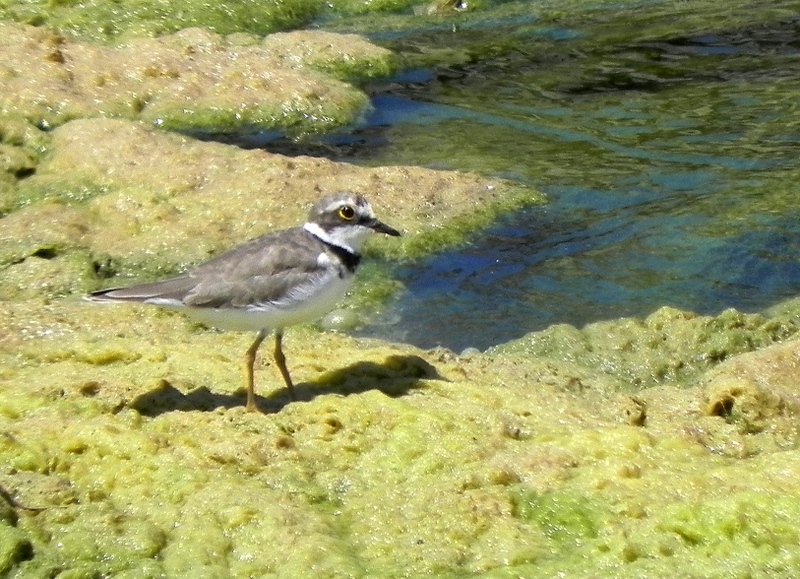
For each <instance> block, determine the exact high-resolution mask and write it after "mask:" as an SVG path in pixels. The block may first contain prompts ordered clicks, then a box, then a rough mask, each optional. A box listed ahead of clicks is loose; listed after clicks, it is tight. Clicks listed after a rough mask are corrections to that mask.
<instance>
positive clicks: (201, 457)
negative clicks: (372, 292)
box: [0, 300, 800, 579]
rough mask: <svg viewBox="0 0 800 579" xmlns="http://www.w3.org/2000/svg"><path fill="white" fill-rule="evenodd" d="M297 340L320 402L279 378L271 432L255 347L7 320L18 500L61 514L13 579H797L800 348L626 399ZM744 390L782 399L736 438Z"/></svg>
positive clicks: (349, 345) (346, 342)
mask: <svg viewBox="0 0 800 579" xmlns="http://www.w3.org/2000/svg"><path fill="white" fill-rule="evenodd" d="M666 317H671V318H674V319H675V320H677V322H676V323H678V324H680V319H681V318H683V321H684V323H688V322H692V321H695V322H696V320H697V319H698V318H697V317H693V316H690V315H688V314H684V315H683V316H677V315H676V314H675V313H673V314H671V315H670V316H665V314H664V312H662V313H661V314H659V315H658V316H655V318H658V319H660V320H661V321H662V322H663V321H664V319H665V318H666ZM732 317H733V314H732V313H730V312H729V313H727V314H726V318H727V319H730V318H732ZM705 322H706V324H710V325H712V326H713V325H715V323H714V322H713V320H712V321H709V320H708V319H705ZM745 325H746V324H745ZM762 325H763V323H762ZM716 326H717V331H719V332H724V331H733V330H735V328H731V326H735V324H730V323H726V324H719V323H717V324H716ZM724 326H728V329H722V327H724ZM627 329H628V337H629V339H630V340H632V341H633V342H634V343H638V342H639V341H644V340H646V339H647V337H648V336H649V335H650V332H652V328H648V325H647V324H642V325H641V326H640V327H638V328H637V327H636V326H633V325H629V326H627ZM684 336H685V334H684V333H682V332H681V331H676V333H675V334H674V335H671V334H668V335H667V336H666V337H665V338H664V340H663V342H664V343H665V346H663V347H664V348H667V350H668V351H673V350H677V345H676V344H673V343H671V342H672V341H680V340H682V339H683V337H684ZM286 338H287V339H286V342H285V348H286V351H287V356H288V357H289V360H290V364H291V366H292V370H293V373H294V375H295V378H296V381H297V390H298V393H299V394H300V398H301V401H299V402H291V401H290V400H289V398H288V395H287V394H286V392H285V391H284V390H283V389H282V386H278V384H280V378H279V376H278V374H277V372H275V371H274V369H273V368H271V367H270V366H271V364H270V363H269V362H268V359H265V360H263V361H261V362H260V363H259V366H260V367H259V368H258V370H257V376H258V383H257V391H258V395H259V402H260V405H261V407H262V408H263V409H265V410H267V411H268V414H248V413H245V412H243V408H242V404H243V402H244V391H243V388H242V384H241V373H240V364H241V356H242V353H243V352H244V350H245V349H246V348H247V346H248V345H249V342H250V339H251V337H250V336H247V335H241V334H236V333H217V332H212V331H201V330H199V329H198V328H196V327H195V326H193V325H191V324H190V323H189V322H186V321H184V320H183V318H181V317H180V316H176V315H174V314H170V313H165V312H160V311H159V310H157V309H149V308H144V307H127V306H124V305H121V306H119V307H110V308H108V307H99V306H97V305H93V304H86V303H79V302H75V301H69V300H56V301H53V302H51V303H49V304H42V303H36V302H33V301H32V300H23V301H18V302H15V303H13V304H12V303H9V302H5V303H4V302H0V361H1V362H2V365H1V366H0V368H2V370H0V429H1V430H2V433H3V436H2V437H0V460H1V461H2V464H3V465H5V468H6V469H12V470H10V471H7V474H5V475H4V476H0V484H2V485H4V486H5V487H7V488H13V490H14V495H15V497H17V498H18V499H19V500H20V502H21V503H22V504H25V505H26V506H33V507H37V508H42V507H44V510H42V511H39V512H37V513H35V514H32V513H26V512H18V513H16V514H13V517H12V520H13V519H14V518H15V519H16V520H17V523H16V527H14V526H10V527H9V529H11V530H10V532H11V533H14V536H15V537H16V539H14V541H16V543H13V542H12V543H9V544H16V545H19V546H20V547H19V548H18V549H17V551H16V552H17V553H22V556H19V555H15V556H14V557H12V558H8V559H6V561H9V563H8V572H9V573H10V574H11V575H10V576H15V577H26V576H41V575H42V574H46V573H48V572H49V570H52V569H59V570H61V572H62V573H66V574H68V575H70V576H71V575H75V576H99V575H114V576H122V577H127V576H130V577H156V576H166V577H185V576H190V575H191V576H220V577H222V576H271V575H273V576H278V577H281V576H285V577H298V576H304V575H307V574H308V573H311V572H313V573H314V574H315V576H317V577H320V578H323V579H326V578H334V577H344V576H349V577H363V578H366V577H387V578H394V577H397V578H400V577H408V576H412V577H414V576H418V577H421V576H435V577H460V576H465V575H470V576H475V577H486V578H487V579H488V578H489V577H506V576H513V575H517V576H539V575H544V576H550V575H554V574H557V573H564V574H566V575H568V576H574V577H641V576H648V577H671V576H674V573H679V574H682V575H683V574H687V573H690V572H691V573H695V574H700V575H702V576H708V577H715V576H720V577H722V576H730V575H737V574H741V573H743V572H745V571H746V570H747V569H752V568H756V567H761V566H764V565H769V566H770V568H771V569H774V570H775V576H778V577H790V576H791V574H792V572H793V571H792V570H793V569H794V568H795V567H796V564H797V563H798V553H797V548H796V545H797V544H798V541H800V531H798V529H797V526H796V525H795V524H794V522H793V521H794V519H795V517H796V515H797V513H796V512H795V511H796V510H797V507H796V505H797V504H798V503H797V500H796V497H797V496H798V493H800V484H799V483H798V481H800V453H798V451H797V448H798V441H799V440H800V439H798V437H797V433H796V432H795V429H794V428H793V427H792V426H791V425H793V424H796V423H798V420H797V418H798V417H797V405H796V403H795V402H794V396H795V394H794V392H795V391H796V390H794V389H793V386H792V385H793V384H797V383H800V377H798V376H796V373H797V372H796V371H795V370H796V368H795V366H798V364H796V363H795V362H796V361H797V360H798V359H800V357H798V355H797V353H798V352H800V347H799V346H798V342H797V341H787V342H785V343H780V344H777V345H774V346H771V347H768V348H764V349H762V350H759V351H758V352H755V353H753V354H745V355H743V356H734V355H733V354H731V356H730V357H729V358H728V359H727V360H726V361H724V362H721V363H720V362H717V363H716V364H717V365H716V366H715V367H714V368H713V369H712V370H711V371H710V372H707V373H706V374H703V373H702V372H700V371H698V372H697V374H694V375H689V374H687V375H685V376H683V377H682V380H681V381H680V382H678V381H677V380H675V379H674V378H673V379H670V378H668V377H667V378H664V379H663V380H662V382H660V383H656V385H653V386H650V387H647V388H643V389H641V390H639V391H638V392H636V393H635V394H631V395H627V396H628V398H627V399H624V398H620V397H619V396H620V395H619V394H618V392H620V391H623V390H624V389H625V387H627V382H628V379H627V378H626V377H625V375H624V374H622V375H621V377H617V376H614V375H613V374H609V373H602V372H597V371H595V370H593V369H591V368H590V367H587V366H583V365H581V364H580V363H579V362H580V359H579V358H576V359H575V360H574V361H573V362H569V361H559V360H556V359H554V358H553V357H552V356H548V357H543V356H532V355H530V354H529V353H524V352H521V351H520V352H518V353H510V352H505V353H503V354H502V355H501V354H498V355H493V356H488V355H485V354H474V353H473V354H472V355H470V356H466V357H460V356H456V355H454V354H452V353H450V352H447V351H444V350H433V351H420V350H417V349H414V348H412V347H409V346H402V345H392V344H386V343H382V342H378V341H369V340H355V339H353V338H348V337H345V336H340V335H335V334H320V333H318V332H314V331H311V330H309V329H304V328H292V329H291V330H290V331H289V332H288V333H287V337H286ZM593 339H594V340H596V339H597V338H593ZM597 355H598V356H599V355H600V354H599V353H597ZM786 363H788V365H787V364H786ZM711 364H712V362H709V365H711ZM770 368H772V371H770V370H769V369H770ZM734 379H735V380H738V381H739V383H740V384H742V383H745V382H748V381H749V382H750V383H751V384H754V386H753V387H752V388H755V389H757V390H758V391H760V392H761V394H760V395H754V396H752V397H746V396H740V397H739V398H738V399H736V400H734V403H733V406H732V407H731V410H732V411H731V412H729V413H728V414H724V413H723V415H719V414H718V413H716V412H715V411H713V409H714V408H717V407H723V408H728V405H726V404H725V403H723V404H721V405H720V404H715V397H719V396H720V393H721V392H723V388H724V387H723V385H724V384H731V383H733V380H734ZM670 384H673V385H670ZM676 384H677V385H680V388H677V387H676ZM753 391H754V392H755V391H756V390H753ZM727 395H735V393H734V392H733V391H732V390H730V389H729V390H728V391H727ZM759 401H761V402H759ZM781 401H782V402H781ZM760 403H763V406H762V407H761V410H756V409H755V408H756V407H755V406H754V405H755V404H760ZM738 404H742V413H741V414H742V416H746V417H747V421H746V422H745V424H748V425H749V424H756V423H757V424H758V428H757V429H754V428H751V427H747V428H741V424H742V423H741V422H740V420H739V418H738V414H737V412H736V411H735V410H733V409H735V408H736V406H737V405H738ZM637 410H638V413H639V414H638V416H636V417H635V419H634V420H626V419H624V418H623V417H624V416H625V415H626V414H627V415H631V414H636V412H637ZM615 413H616V414H615ZM754 419H757V420H754ZM737 448H738V449H739V450H741V452H737ZM3 532H4V531H3ZM25 541H28V543H29V545H30V548H28V549H27V550H25V549H24V548H23V547H24V545H25V544H26V543H25ZM4 544H5V543H4ZM287 545H291V547H292V548H291V549H289V548H287ZM587 561H590V562H591V565H589V566H587Z"/></svg>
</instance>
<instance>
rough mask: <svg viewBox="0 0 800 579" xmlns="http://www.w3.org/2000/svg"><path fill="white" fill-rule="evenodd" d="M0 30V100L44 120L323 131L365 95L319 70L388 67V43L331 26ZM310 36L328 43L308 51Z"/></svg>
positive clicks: (348, 117) (374, 71) (370, 72)
mask: <svg viewBox="0 0 800 579" xmlns="http://www.w3.org/2000/svg"><path fill="white" fill-rule="evenodd" d="M317 35H321V37H320V38H316V36H317ZM0 37H1V38H2V41H0V60H2V62H3V64H2V68H1V69H0V75H1V76H2V78H3V79H4V90H3V92H2V94H0V105H2V108H3V109H4V110H6V111H8V112H10V113H13V114H15V115H17V116H20V117H23V118H26V119H28V120H30V121H31V122H33V123H35V124H37V125H39V126H43V127H52V126H56V125H60V124H63V123H64V122H66V121H69V120H71V119H76V118H86V117H109V116H111V117H121V118H129V119H141V120H144V121H147V122H150V123H153V124H155V125H157V126H160V127H162V128H166V129H173V130H177V129H180V130H189V129H202V130H205V131H226V132H230V131H235V130H239V129H242V128H246V129H251V130H255V129H259V130H265V129H277V130H281V131H286V132H288V133H291V134H295V135H297V134H302V133H309V132H324V131H327V130H330V129H332V128H334V127H340V126H342V125H346V124H349V123H352V122H354V121H355V120H356V119H358V118H359V117H360V116H361V115H362V114H363V113H364V112H365V111H366V110H367V108H368V106H369V103H368V100H367V96H366V95H365V94H364V93H363V92H362V91H360V90H358V89H357V88H355V87H354V86H351V85H349V84H346V83H344V82H342V81H340V80H337V78H334V76H331V75H329V74H325V73H322V72H320V71H321V70H323V69H324V70H327V71H334V73H335V74H336V75H337V76H340V77H343V76H344V77H348V78H360V79H363V78H369V77H371V76H375V75H379V74H382V73H388V72H390V71H391V70H392V68H393V57H392V54H391V53H390V52H389V51H388V50H386V49H382V48H378V47H377V46H374V45H372V44H370V43H368V42H367V41H366V40H364V39H362V38H360V37H356V36H352V35H350V36H341V35H337V34H331V33H314V32H307V33H303V34H299V35H282V36H279V37H277V38H271V39H268V40H267V41H266V42H264V43H254V42H252V41H250V40H248V41H247V42H242V41H241V37H239V36H235V35H234V36H231V37H230V38H228V37H224V36H219V35H217V34H214V33H212V32H209V31H206V30H202V29H198V28H193V29H185V30H181V31H179V32H176V33H175V34H173V35H171V36H164V37H159V38H133V39H131V40H129V41H128V42H126V43H124V44H120V45H118V46H115V47H106V46H99V45H92V44H87V43H84V42H80V41H77V40H75V39H72V38H69V37H67V36H62V35H60V34H57V33H55V32H53V31H52V30H49V29H47V28H43V27H42V28H34V27H31V26H22V25H16V24H11V23H8V22H0ZM309 42H311V44H313V45H317V46H323V45H324V46H325V47H326V50H324V51H320V52H318V53H315V54H313V55H311V54H309V53H305V52H304V50H305V49H304V48H303V46H304V45H307V44H309ZM304 53H305V54H307V55H308V57H309V58H308V62H307V59H306V58H303V57H302V55H303V54H304ZM288 54H291V55H293V56H292V58H287V55H288ZM356 70H363V71H364V74H362V75H356V74H355V71H356ZM17 164H19V161H17Z"/></svg>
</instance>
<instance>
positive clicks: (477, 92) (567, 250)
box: [350, 35, 800, 351]
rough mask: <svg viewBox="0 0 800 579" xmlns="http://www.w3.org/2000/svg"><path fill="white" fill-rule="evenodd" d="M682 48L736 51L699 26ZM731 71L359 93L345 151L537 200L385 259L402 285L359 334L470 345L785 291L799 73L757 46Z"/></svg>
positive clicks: (798, 202) (469, 81)
mask: <svg viewBox="0 0 800 579" xmlns="http://www.w3.org/2000/svg"><path fill="white" fill-rule="evenodd" d="M693 42H694V43H695V44H693V45H691V46H689V47H688V48H687V47H686V45H682V47H681V50H682V53H690V54H692V55H693V56H692V58H696V59H707V58H715V59H726V58H732V57H733V58H735V57H736V56H737V55H739V54H740V53H741V52H742V50H741V48H739V47H738V46H725V45H724V44H723V42H722V40H720V38H719V37H718V36H715V35H709V36H704V37H702V38H699V39H696V40H694V41H693ZM712 44H713V46H711V45H712ZM753 52H754V50H753V49H752V47H750V48H749V53H748V58H752V56H753ZM755 52H757V51H755ZM792 52H795V50H794V48H793V45H792V46H787V47H786V50H785V51H784V52H783V54H784V56H785V55H786V54H789V53H792ZM756 56H758V55H756ZM696 62H697V65H698V66H703V65H707V61H703V60H699V61H696ZM719 62H720V63H721V66H724V65H725V64H726V63H727V61H724V60H720V61H719ZM685 65H686V63H684V66H685ZM691 66H692V64H691V63H689V67H691ZM759 66H762V69H761V70H759ZM748 67H751V68H748V70H747V71H745V72H742V71H737V74H738V76H737V75H734V74H731V75H730V78H726V79H723V80H722V81H720V80H719V79H713V80H711V81H708V80H705V79H700V80H699V81H698V80H696V79H690V81H689V82H686V83H683V84H682V83H680V82H679V83H675V84H674V85H673V86H670V87H668V89H666V90H664V89H662V88H660V87H659V88H658V89H657V90H620V91H613V90H611V91H608V90H603V91H600V90H598V91H596V92H591V91H587V92H579V93H578V92H576V93H568V92H567V91H564V92H563V93H561V94H558V95H556V96H555V97H553V96H552V95H549V94H548V95H545V96H544V97H543V96H542V94H543V92H544V91H542V89H541V86H540V85H539V83H540V82H541V81H540V80H539V77H538V76H537V73H536V72H535V71H534V72H533V73H532V72H530V71H524V72H520V71H519V70H518V69H516V68H514V67H513V66H509V67H507V68H503V67H498V69H497V70H495V71H493V73H492V74H487V75H485V76H484V77H483V78H480V79H477V76H478V75H472V76H470V75H465V76H464V78H463V79H459V80H455V81H452V80H449V79H448V80H447V81H446V82H439V83H438V86H436V87H435V88H432V89H431V90H430V91H429V92H427V93H424V94H422V95H419V91H418V90H416V91H408V92H406V93H404V92H403V91H395V92H394V93H392V94H381V95H377V96H376V97H375V98H374V101H373V104H374V107H375V111H374V113H373V114H372V116H371V117H370V118H369V119H367V126H369V127H372V128H373V129H374V128H375V127H382V128H383V129H384V130H383V131H377V132H376V131H373V132H372V133H370V136H369V137H364V136H362V137H358V136H355V137H354V136H351V137H350V139H351V142H357V141H358V138H362V139H364V140H363V142H362V144H363V145H364V146H365V148H366V149H369V150H370V153H369V154H368V155H364V156H363V158H361V159H360V160H359V159H358V158H356V159H355V160H356V162H365V163H369V164H398V163H408V164H418V165H425V166H430V167H435V168H446V169H457V170H465V171H478V172H482V173H484V174H489V175H495V176H502V177H505V178H509V179H512V180H517V181H519V182H521V183H525V184H528V185H531V186H534V187H536V188H538V189H539V190H541V191H543V192H545V193H546V194H547V195H548V198H549V203H548V204H547V205H544V206H539V207H532V208H528V209H525V210H524V211H521V212H520V213H518V214H515V215H510V216H507V217H506V218H504V219H503V220H502V221H501V222H499V223H497V224H495V225H494V226H493V227H491V228H490V229H489V230H487V231H484V232H479V233H477V234H476V235H475V236H474V238H473V239H472V240H471V241H470V243H469V244H468V245H466V246H464V247H460V248H456V249H454V250H450V251H447V252H445V253H442V254H440V255H437V256H435V257H432V258H430V259H428V260H426V261H424V262H423V263H420V264H415V265H413V266H409V267H403V268H401V269H399V270H398V271H397V272H396V275H397V277H398V278H399V279H400V280H401V281H402V282H403V284H404V285H405V291H404V292H402V294H401V295H399V296H398V297H397V299H396V300H395V301H394V302H393V303H391V304H390V305H389V306H388V308H387V310H386V311H385V312H384V313H383V315H381V316H380V317H379V318H378V319H377V320H375V321H374V322H373V323H372V324H371V325H370V326H369V327H368V328H365V329H364V330H363V332H362V333H364V334H367V335H372V336H379V337H383V338H387V339H391V340H395V341H404V342H409V343H413V344H416V345H419V346H422V347H433V346H439V345H441V346H445V347H448V348H451V349H453V350H455V351H460V350H462V349H464V348H466V347H477V348H479V349H485V348H488V347H490V346H492V345H495V344H498V343H502V342H505V341H508V340H510V339H513V338H516V337H519V336H521V335H523V334H525V333H527V332H530V331H535V330H542V329H544V328H546V327H548V326H549V325H552V324H557V323H569V324H573V325H576V326H582V325H584V324H586V323H590V322H593V321H598V320H606V319H612V318H617V317H622V316H646V315H648V314H649V313H651V312H653V311H654V310H656V309H657V308H659V307H661V306H664V305H669V306H673V307H678V308H682V309H686V310H691V311H695V312H698V313H703V314H715V313H718V312H720V311H722V310H724V309H726V308H729V307H734V308H738V309H740V310H742V311H747V312H755V311H760V310H762V309H764V308H767V307H769V306H772V305H774V304H777V303H779V302H780V301H783V300H786V299H788V298H791V297H795V296H796V295H798V294H800V265H798V256H800V236H799V235H798V234H800V180H798V177H800V175H798V172H797V170H796V169H795V167H796V166H797V157H798V149H797V147H798V143H800V107H798V106H797V105H796V102H800V101H798V97H800V82H797V79H798V78H800V75H798V74H797V71H796V70H795V69H792V68H786V67H785V66H784V64H781V63H778V64H776V63H775V62H773V61H770V60H769V58H767V56H764V63H763V65H759V64H758V63H756V64H750V63H748ZM795 68H796V67H795ZM754 69H755V70H759V72H758V73H755V74H757V75H759V77H758V78H749V77H748V75H753V74H754V73H753V72H752V70H754ZM634 72H635V71H634ZM409 74H410V78H412V79H413V81H414V82H420V81H430V80H431V79H433V80H434V82H433V83H432V84H434V85H436V82H435V75H431V74H430V73H429V71H411V72H410V73H409ZM704 74H705V73H704ZM418 95H419V96H418Z"/></svg>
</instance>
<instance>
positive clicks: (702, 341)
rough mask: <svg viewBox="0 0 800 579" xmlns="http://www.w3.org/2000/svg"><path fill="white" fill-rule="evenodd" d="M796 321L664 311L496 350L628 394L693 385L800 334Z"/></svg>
mask: <svg viewBox="0 0 800 579" xmlns="http://www.w3.org/2000/svg"><path fill="white" fill-rule="evenodd" d="M798 329H800V327H798V325H797V324H796V323H795V321H794V318H793V317H777V318H765V317H764V316H762V315H760V314H745V313H741V312H738V311H736V310H732V309H731V310H726V311H724V312H722V313H721V314H719V315H718V316H714V317H711V316H699V315H696V314H693V313H691V312H684V311H681V310H677V309H674V308H669V307H664V308H661V309H659V310H658V311H656V312H654V313H653V314H651V315H650V316H648V317H647V318H644V319H639V318H625V319H621V320H612V321H603V322H596V323H592V324H588V325H587V326H585V327H584V328H582V329H578V328H574V327H572V326H567V325H557V326H553V327H551V328H548V329H547V330H545V331H543V332H534V333H531V334H528V335H526V336H524V337H523V338H520V339H518V340H513V341H511V342H508V343H506V344H502V345H500V346H497V347H495V348H492V349H491V350H490V352H491V353H493V354H514V355H520V354H525V355H529V356H532V357H540V356H541V357H546V358H552V359H557V360H562V361H565V362H570V363H574V364H577V365H579V366H583V367H588V368H592V369H593V370H594V371H595V372H597V373H600V374H604V375H608V376H613V377H614V378H616V379H617V380H618V383H619V384H620V385H621V386H622V388H623V389H625V390H627V391H635V390H639V389H641V388H643V387H648V386H653V385H655V384H658V383H663V382H665V381H674V382H679V383H686V381H687V380H690V379H691V378H693V377H695V376H697V375H698V374H699V373H701V372H703V371H705V370H707V369H709V368H711V367H712V366H714V365H716V364H717V363H719V362H721V361H723V360H726V359H728V358H730V357H732V356H735V355H737V354H742V353H745V352H750V351H752V350H756V349H758V348H762V347H764V346H768V345H770V344H773V343H776V342H779V341H781V340H784V339H786V338H788V337H791V336H793V335H795V334H796V333H797V332H798Z"/></svg>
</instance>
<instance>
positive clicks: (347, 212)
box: [339, 205, 356, 221]
mask: <svg viewBox="0 0 800 579" xmlns="http://www.w3.org/2000/svg"><path fill="white" fill-rule="evenodd" d="M355 216H356V210H355V209H353V208H352V207H350V205H342V206H341V207H340V208H339V217H341V218H342V219H344V220H345V221H351V220H352V219H353V218H354V217H355Z"/></svg>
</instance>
